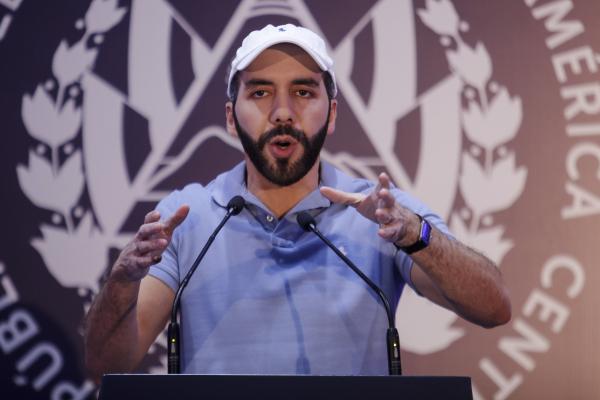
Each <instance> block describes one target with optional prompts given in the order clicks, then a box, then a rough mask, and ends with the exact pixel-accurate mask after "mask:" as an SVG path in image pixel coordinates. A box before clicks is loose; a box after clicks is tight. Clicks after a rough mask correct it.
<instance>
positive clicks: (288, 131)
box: [257, 125, 308, 150]
mask: <svg viewBox="0 0 600 400" xmlns="http://www.w3.org/2000/svg"><path fill="white" fill-rule="evenodd" d="M277 136H291V137H292V138H294V139H296V140H297V141H299V142H301V143H306V142H307V141H308V138H307V137H306V135H305V134H304V132H302V131H300V130H298V129H294V128H293V127H292V126H290V125H278V126H276V127H275V128H273V129H270V130H268V131H267V132H265V133H263V134H262V135H261V136H260V138H259V139H258V142H257V145H258V148H259V149H260V150H262V149H263V148H264V147H265V146H266V145H267V143H268V142H270V141H271V140H272V139H273V138H276V137H277Z"/></svg>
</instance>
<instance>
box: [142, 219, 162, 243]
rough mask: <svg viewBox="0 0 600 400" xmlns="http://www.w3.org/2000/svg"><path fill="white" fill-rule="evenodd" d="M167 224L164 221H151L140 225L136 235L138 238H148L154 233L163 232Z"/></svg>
mask: <svg viewBox="0 0 600 400" xmlns="http://www.w3.org/2000/svg"><path fill="white" fill-rule="evenodd" d="M164 228H165V225H164V224H163V223H162V222H151V223H149V224H144V225H142V226H140V229H138V233H137V235H136V237H137V239H138V240H146V239H148V238H149V237H151V236H152V235H156V234H160V233H162V231H163V229H164Z"/></svg>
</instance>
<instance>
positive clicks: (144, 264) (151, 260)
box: [132, 254, 162, 273]
mask: <svg viewBox="0 0 600 400" xmlns="http://www.w3.org/2000/svg"><path fill="white" fill-rule="evenodd" d="M159 257H160V256H159ZM161 259H162V258H161ZM156 260H157V256H156V255H155V254H145V255H143V256H137V257H134V258H133V260H132V261H133V264H134V265H135V268H136V269H137V270H138V272H144V273H145V271H144V270H147V269H148V268H149V267H151V266H152V265H154V264H156V263H157V261H156Z"/></svg>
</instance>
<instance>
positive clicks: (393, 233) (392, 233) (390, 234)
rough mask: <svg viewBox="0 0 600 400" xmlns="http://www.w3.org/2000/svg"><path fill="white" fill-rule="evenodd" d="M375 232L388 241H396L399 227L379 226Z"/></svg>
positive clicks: (398, 235)
mask: <svg viewBox="0 0 600 400" xmlns="http://www.w3.org/2000/svg"><path fill="white" fill-rule="evenodd" d="M377 233H378V234H379V236H381V238H383V239H385V240H387V241H388V242H396V241H397V240H398V239H399V237H400V229H399V228H398V227H397V226H393V225H392V226H386V227H381V228H379V231H378V232H377Z"/></svg>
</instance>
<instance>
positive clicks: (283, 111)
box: [271, 95, 296, 125]
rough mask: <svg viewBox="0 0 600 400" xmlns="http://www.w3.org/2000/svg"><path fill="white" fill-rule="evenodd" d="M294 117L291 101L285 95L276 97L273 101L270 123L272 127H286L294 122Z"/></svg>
mask: <svg viewBox="0 0 600 400" xmlns="http://www.w3.org/2000/svg"><path fill="white" fill-rule="evenodd" d="M295 119H296V116H295V112H294V105H293V103H292V99H290V98H289V96H286V95H278V96H276V97H275V99H274V101H273V109H272V111H271V123H272V124H273V125H288V124H290V125H291V124H293V123H294V122H295Z"/></svg>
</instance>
